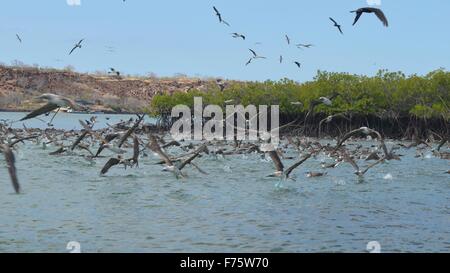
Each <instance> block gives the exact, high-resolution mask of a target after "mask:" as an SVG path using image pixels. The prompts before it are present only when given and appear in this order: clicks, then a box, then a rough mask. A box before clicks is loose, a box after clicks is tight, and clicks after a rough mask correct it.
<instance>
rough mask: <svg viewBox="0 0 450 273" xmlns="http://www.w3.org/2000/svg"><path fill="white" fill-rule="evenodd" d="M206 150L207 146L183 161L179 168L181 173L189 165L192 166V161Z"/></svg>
mask: <svg viewBox="0 0 450 273" xmlns="http://www.w3.org/2000/svg"><path fill="white" fill-rule="evenodd" d="M205 148H206V145H202V146H200V148H198V149H197V150H196V151H195V152H194V154H193V155H192V156H191V157H189V158H188V159H186V160H185V161H183V162H182V163H181V165H180V166H178V169H179V170H180V171H181V170H182V169H183V168H184V167H185V166H186V165H187V164H190V163H191V161H192V160H194V159H195V158H196V157H198V156H199V155H200V154H201V153H202V152H203V151H204V150H205Z"/></svg>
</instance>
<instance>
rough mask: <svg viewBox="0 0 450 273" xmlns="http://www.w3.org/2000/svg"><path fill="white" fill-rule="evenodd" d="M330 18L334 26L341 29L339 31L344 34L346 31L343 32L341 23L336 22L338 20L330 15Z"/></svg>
mask: <svg viewBox="0 0 450 273" xmlns="http://www.w3.org/2000/svg"><path fill="white" fill-rule="evenodd" d="M330 20H331V22H333V23H334V26H335V27H337V29H339V32H340V33H341V34H344V33H343V32H342V28H341V25H339V24H338V23H337V22H336V20H334V19H333V18H331V17H330Z"/></svg>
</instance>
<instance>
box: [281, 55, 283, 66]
mask: <svg viewBox="0 0 450 273" xmlns="http://www.w3.org/2000/svg"><path fill="white" fill-rule="evenodd" d="M282 62H283V55H280V64H281V63H282Z"/></svg>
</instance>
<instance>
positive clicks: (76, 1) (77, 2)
mask: <svg viewBox="0 0 450 273" xmlns="http://www.w3.org/2000/svg"><path fill="white" fill-rule="evenodd" d="M66 2H67V5H69V6H81V0H66Z"/></svg>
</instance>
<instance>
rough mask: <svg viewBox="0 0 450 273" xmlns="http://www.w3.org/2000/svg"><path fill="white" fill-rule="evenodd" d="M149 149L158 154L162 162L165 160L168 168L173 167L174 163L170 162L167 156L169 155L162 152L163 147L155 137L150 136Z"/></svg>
mask: <svg viewBox="0 0 450 273" xmlns="http://www.w3.org/2000/svg"><path fill="white" fill-rule="evenodd" d="M149 148H150V150H152V151H153V152H155V153H157V154H158V155H159V156H160V157H161V159H162V160H164V162H166V164H167V165H168V166H173V163H172V161H171V160H170V158H169V156H167V154H165V153H164V152H163V151H162V150H161V147H160V146H159V144H158V141H157V140H156V137H155V136H154V135H150V143H149Z"/></svg>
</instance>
